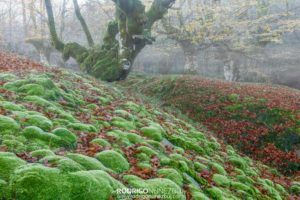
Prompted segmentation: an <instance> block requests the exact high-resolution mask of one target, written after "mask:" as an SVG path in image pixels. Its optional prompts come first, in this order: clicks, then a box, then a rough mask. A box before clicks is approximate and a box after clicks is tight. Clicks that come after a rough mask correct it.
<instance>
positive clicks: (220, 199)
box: [206, 187, 225, 200]
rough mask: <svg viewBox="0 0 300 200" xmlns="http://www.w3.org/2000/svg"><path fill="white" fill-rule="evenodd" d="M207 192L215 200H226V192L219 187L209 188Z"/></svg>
mask: <svg viewBox="0 0 300 200" xmlns="http://www.w3.org/2000/svg"><path fill="white" fill-rule="evenodd" d="M206 191H207V192H208V193H209V195H210V196H211V197H212V199H214V200H225V195H224V192H223V191H222V190H221V189H219V188H217V187H212V188H208V189H207V190H206Z"/></svg>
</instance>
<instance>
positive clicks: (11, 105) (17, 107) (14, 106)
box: [0, 101, 25, 111]
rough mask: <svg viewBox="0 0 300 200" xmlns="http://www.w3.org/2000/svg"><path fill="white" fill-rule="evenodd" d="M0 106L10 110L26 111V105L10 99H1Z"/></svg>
mask: <svg viewBox="0 0 300 200" xmlns="http://www.w3.org/2000/svg"><path fill="white" fill-rule="evenodd" d="M0 107H2V108H4V109H6V110H9V111H24V110H25V107H24V106H22V105H18V104H15V103H13V102H9V101H0Z"/></svg>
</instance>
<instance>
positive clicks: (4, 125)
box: [0, 115, 20, 135]
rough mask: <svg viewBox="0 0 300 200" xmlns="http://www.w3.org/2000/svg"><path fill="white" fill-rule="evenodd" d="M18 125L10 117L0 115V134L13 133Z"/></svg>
mask: <svg viewBox="0 0 300 200" xmlns="http://www.w3.org/2000/svg"><path fill="white" fill-rule="evenodd" d="M19 129H20V125H19V124H18V123H17V122H16V121H15V120H14V119H12V118H10V117H6V116H3V115H0V134H3V135H4V134H15V133H16V132H18V131H19Z"/></svg>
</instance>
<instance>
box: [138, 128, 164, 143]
mask: <svg viewBox="0 0 300 200" xmlns="http://www.w3.org/2000/svg"><path fill="white" fill-rule="evenodd" d="M141 132H142V133H143V135H145V136H146V137H148V138H150V139H153V140H155V141H161V140H162V139H163V136H162V131H161V130H160V129H159V128H157V127H154V126H148V127H143V128H141Z"/></svg>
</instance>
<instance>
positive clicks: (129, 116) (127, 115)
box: [114, 110, 134, 120]
mask: <svg viewBox="0 0 300 200" xmlns="http://www.w3.org/2000/svg"><path fill="white" fill-rule="evenodd" d="M114 114H116V115H117V116H120V117H123V118H124V119H128V120H133V119H134V116H133V115H132V114H130V113H129V112H127V111H125V110H115V111H114Z"/></svg>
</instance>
